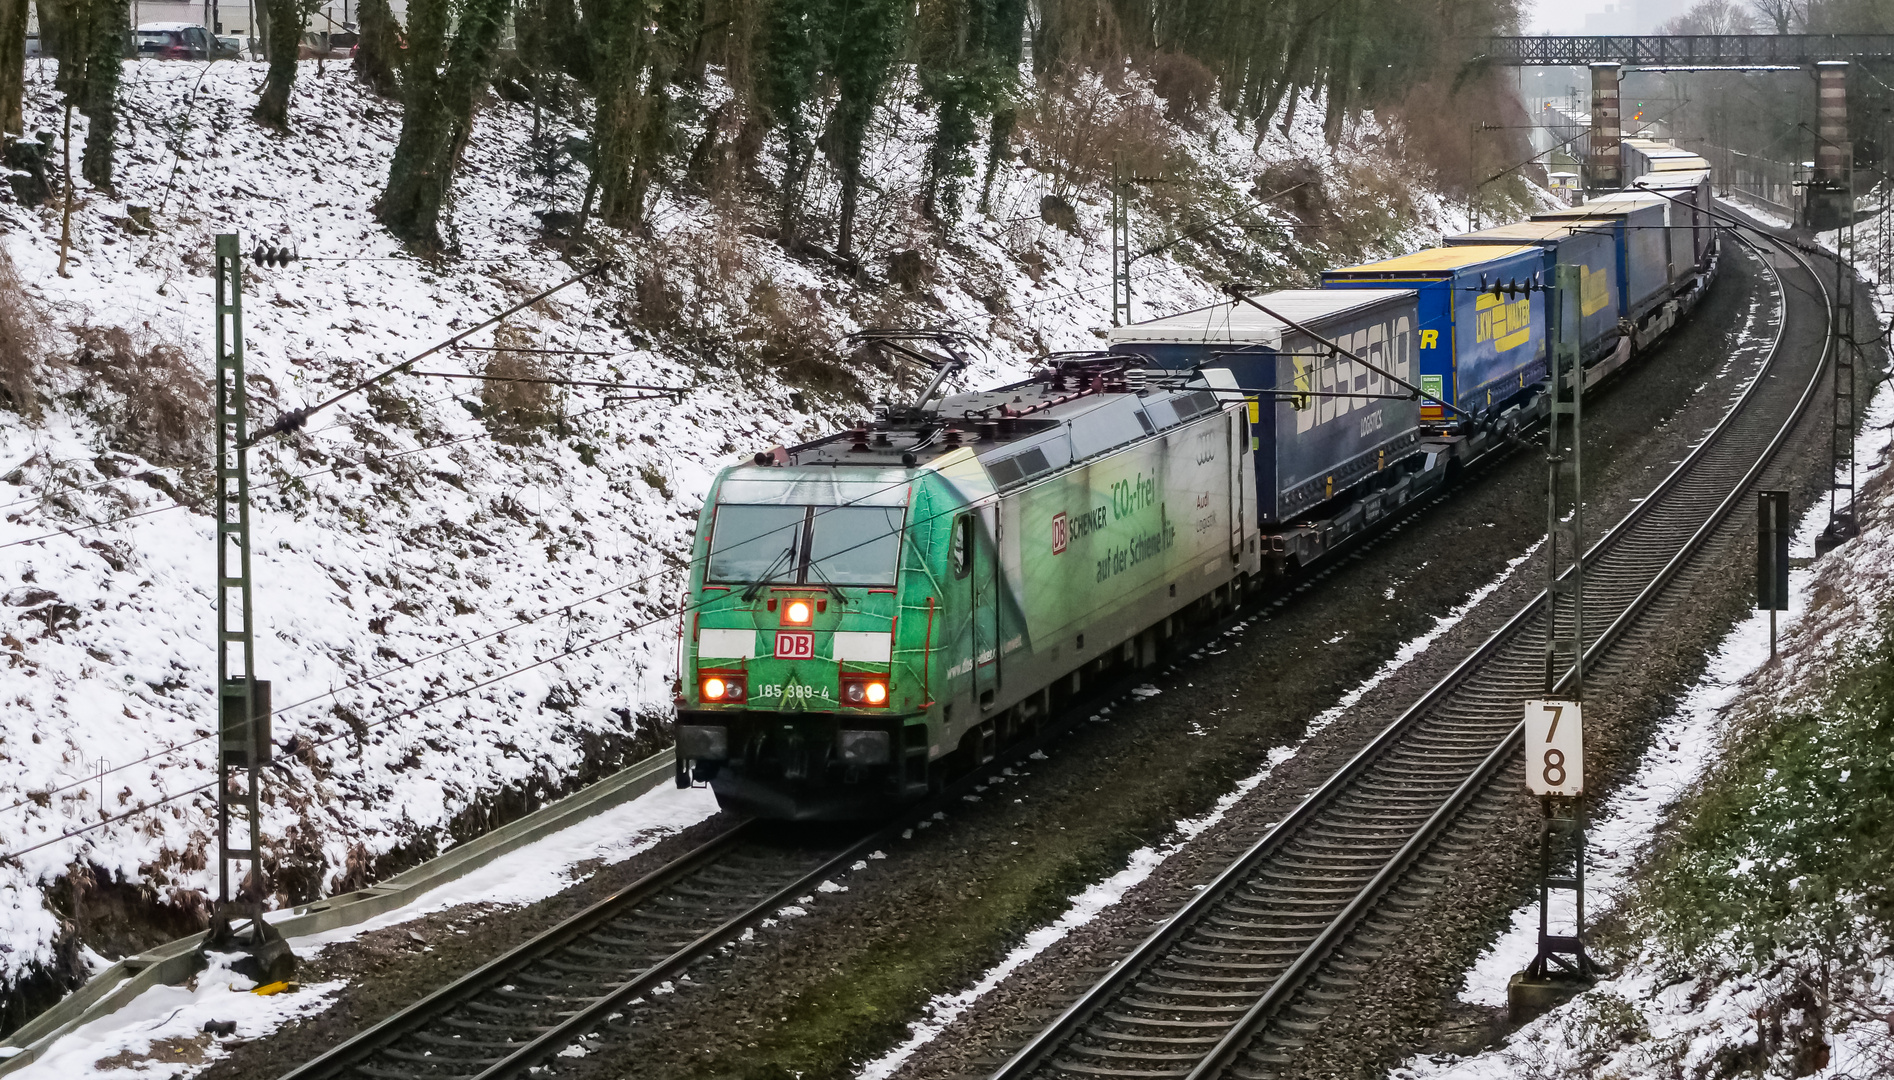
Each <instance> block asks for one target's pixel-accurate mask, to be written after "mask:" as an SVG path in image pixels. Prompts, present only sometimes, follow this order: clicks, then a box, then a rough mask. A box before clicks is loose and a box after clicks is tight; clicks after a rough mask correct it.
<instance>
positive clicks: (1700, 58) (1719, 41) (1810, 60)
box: [1483, 34, 1894, 68]
mask: <svg viewBox="0 0 1894 1080" xmlns="http://www.w3.org/2000/svg"><path fill="white" fill-rule="evenodd" d="M1483 59H1485V60H1486V61H1487V62H1488V63H1492V64H1499V65H1502V66H1506V67H1535V66H1539V65H1553V64H1571V65H1577V66H1584V65H1586V64H1597V63H1615V64H1624V65H1626V66H1635V67H1732V68H1734V67H1804V66H1807V65H1810V64H1814V63H1818V62H1820V61H1823V60H1852V61H1863V60H1894V34H1637V35H1632V36H1627V37H1619V36H1582V37H1551V36H1546V37H1495V38H1488V39H1487V46H1486V51H1485V55H1484V57H1483Z"/></svg>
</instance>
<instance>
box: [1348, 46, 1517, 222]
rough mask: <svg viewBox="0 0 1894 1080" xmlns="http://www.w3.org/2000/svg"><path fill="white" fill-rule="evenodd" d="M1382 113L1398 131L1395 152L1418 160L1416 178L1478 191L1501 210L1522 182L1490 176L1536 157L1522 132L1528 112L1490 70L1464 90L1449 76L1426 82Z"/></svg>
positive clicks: (1461, 193) (1457, 191) (1460, 191)
mask: <svg viewBox="0 0 1894 1080" xmlns="http://www.w3.org/2000/svg"><path fill="white" fill-rule="evenodd" d="M1382 115H1383V116H1385V117H1386V118H1387V119H1388V120H1390V121H1392V123H1391V124H1390V125H1389V127H1390V130H1392V131H1393V132H1395V133H1396V138H1397V145H1396V146H1395V147H1394V148H1393V149H1395V150H1397V151H1398V153H1397V154H1395V155H1394V156H1395V157H1397V158H1398V159H1400V160H1404V161H1409V162H1412V163H1413V168H1414V170H1415V175H1414V176H1413V177H1411V178H1410V179H1414V180H1420V181H1423V182H1424V181H1428V180H1431V181H1432V183H1433V184H1434V186H1436V187H1438V188H1439V189H1441V190H1443V191H1446V192H1449V193H1451V194H1453V195H1454V196H1456V197H1458V198H1461V199H1465V198H1466V197H1467V196H1468V195H1469V194H1470V193H1475V192H1477V196H1478V198H1480V199H1482V200H1488V201H1492V202H1493V203H1494V209H1496V210H1497V209H1500V208H1501V207H1500V206H1499V205H1498V204H1499V203H1501V202H1504V201H1505V200H1507V199H1509V198H1511V197H1512V196H1513V195H1514V194H1515V193H1516V191H1517V188H1516V187H1515V186H1514V185H1515V184H1516V181H1513V182H1510V183H1509V182H1507V181H1505V180H1498V181H1491V180H1489V178H1490V177H1493V176H1494V175H1495V174H1498V173H1501V172H1505V171H1507V170H1511V169H1513V167H1514V166H1516V165H1518V164H1519V163H1520V162H1523V161H1526V160H1528V159H1530V158H1531V157H1532V156H1533V154H1532V150H1531V148H1530V146H1528V144H1527V142H1526V139H1525V135H1524V132H1523V130H1522V129H1523V128H1524V126H1525V125H1526V122H1527V117H1526V114H1525V111H1524V110H1523V109H1521V108H1520V106H1519V102H1518V100H1517V99H1516V98H1515V97H1514V96H1513V94H1512V92H1511V90H1510V89H1509V88H1508V87H1506V86H1504V85H1503V84H1502V83H1501V81H1500V79H1499V77H1498V76H1496V75H1493V74H1490V73H1488V74H1485V75H1481V76H1479V77H1478V78H1475V79H1470V80H1468V81H1467V82H1466V83H1465V84H1464V85H1461V86H1459V87H1458V88H1456V87H1455V85H1454V84H1453V83H1452V82H1450V81H1448V80H1446V79H1434V80H1429V81H1427V82H1423V83H1420V84H1418V85H1416V86H1414V87H1413V89H1411V90H1409V91H1408V92H1407V94H1406V95H1405V96H1404V97H1402V99H1401V100H1400V101H1399V102H1398V103H1396V104H1394V105H1392V106H1389V107H1388V108H1386V109H1384V110H1382ZM1509 175H1511V176H1515V177H1516V176H1517V173H1511V174H1509Z"/></svg>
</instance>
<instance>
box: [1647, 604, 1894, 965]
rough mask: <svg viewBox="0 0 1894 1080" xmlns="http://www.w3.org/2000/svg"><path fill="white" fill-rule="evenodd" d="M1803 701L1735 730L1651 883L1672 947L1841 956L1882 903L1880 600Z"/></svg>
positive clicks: (1886, 909)
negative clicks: (1869, 625) (1873, 620)
mask: <svg viewBox="0 0 1894 1080" xmlns="http://www.w3.org/2000/svg"><path fill="white" fill-rule="evenodd" d="M1875 638H1876V640H1875V641H1874V642H1873V643H1872V644H1867V645H1859V646H1857V647H1856V648H1855V649H1854V650H1853V652H1852V654H1851V655H1848V656H1846V657H1844V658H1843V660H1842V662H1841V663H1840V664H1839V665H1838V667H1839V668H1840V673H1839V677H1838V678H1837V679H1836V680H1835V682H1834V683H1833V684H1832V685H1833V689H1832V690H1831V691H1830V692H1829V693H1828V694H1827V696H1826V697H1825V698H1824V699H1822V700H1819V701H1817V702H1811V703H1810V704H1809V705H1808V706H1807V707H1806V710H1805V711H1797V712H1793V713H1790V714H1788V715H1781V714H1776V715H1771V716H1766V717H1765V718H1764V719H1765V720H1766V721H1767V723H1765V724H1763V725H1759V726H1758V727H1756V728H1755V729H1754V730H1751V731H1746V732H1745V733H1744V734H1743V737H1742V739H1741V741H1740V742H1739V743H1738V744H1737V745H1736V746H1735V747H1733V748H1732V752H1731V755H1730V759H1729V761H1728V763H1727V764H1726V765H1724V766H1723V767H1722V768H1721V769H1719V770H1718V774H1717V775H1715V776H1714V777H1712V778H1711V779H1710V780H1709V782H1708V783H1706V785H1705V787H1704V790H1703V793H1702V794H1701V795H1700V796H1698V798H1697V800H1696V806H1695V807H1694V810H1695V813H1694V814H1693V815H1692V819H1691V821H1690V824H1689V826H1688V827H1687V828H1686V829H1685V830H1684V832H1683V835H1682V837H1681V842H1680V843H1679V844H1678V846H1677V849H1676V850H1675V851H1673V852H1671V853H1670V855H1669V857H1668V858H1667V859H1666V860H1665V862H1664V863H1662V864H1661V865H1660V867H1659V869H1658V872H1657V874H1656V876H1655V880H1654V882H1653V884H1652V890H1653V897H1652V899H1653V900H1654V901H1655V903H1654V904H1653V905H1652V907H1653V909H1654V916H1653V918H1654V921H1655V922H1656V924H1657V926H1656V929H1657V930H1658V931H1659V933H1660V934H1661V935H1662V936H1663V937H1664V938H1665V939H1666V940H1667V941H1668V942H1669V943H1670V944H1671V945H1672V946H1673V947H1674V948H1676V949H1677V950H1678V951H1679V952H1680V953H1681V954H1682V955H1683V956H1684V957H1686V958H1690V959H1695V960H1699V961H1702V960H1713V959H1714V958H1715V957H1716V956H1717V955H1719V954H1720V953H1721V952H1722V951H1723V950H1726V949H1727V950H1729V951H1731V952H1733V953H1734V955H1735V958H1736V959H1737V960H1738V961H1739V962H1741V963H1744V964H1746V965H1747V966H1749V967H1750V968H1752V969H1761V968H1766V967H1767V966H1769V965H1771V964H1773V963H1775V962H1776V961H1777V960H1778V959H1779V958H1781V957H1783V956H1785V955H1789V954H1796V953H1803V952H1812V953H1814V954H1815V955H1816V956H1819V957H1821V958H1823V959H1825V960H1828V961H1833V962H1839V963H1844V964H1845V963H1848V962H1851V961H1852V960H1855V959H1858V956H1857V955H1856V954H1857V953H1858V952H1859V950H1860V949H1861V948H1863V941H1862V936H1863V935H1862V926H1863V924H1862V920H1864V919H1865V920H1870V921H1871V922H1878V923H1879V924H1880V926H1881V928H1882V930H1883V932H1885V929H1886V927H1887V924H1888V921H1889V918H1890V915H1891V914H1894V906H1891V905H1894V891H1891V888H1894V886H1891V884H1890V883H1894V607H1889V608H1888V609H1886V610H1885V611H1884V612H1883V614H1882V617H1881V620H1880V625H1879V626H1878V627H1877V628H1876V634H1875Z"/></svg>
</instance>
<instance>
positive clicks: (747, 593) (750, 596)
mask: <svg viewBox="0 0 1894 1080" xmlns="http://www.w3.org/2000/svg"><path fill="white" fill-rule="evenodd" d="M795 553H796V549H795V548H794V547H793V546H792V547H786V548H784V549H783V553H782V554H781V555H778V556H776V561H775V562H773V563H770V564H769V569H767V570H765V571H763V573H762V575H761V576H759V577H758V578H757V579H756V580H755V581H752V582H750V587H749V588H747V589H745V590H743V599H745V600H754V599H756V595H757V594H758V593H760V592H762V591H763V586H765V585H768V584H769V579H770V578H773V577H775V576H776V568H777V567H779V566H781V565H782V564H783V560H785V559H787V558H789V557H790V556H791V555H794V554H795Z"/></svg>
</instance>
